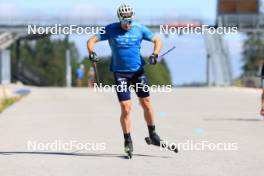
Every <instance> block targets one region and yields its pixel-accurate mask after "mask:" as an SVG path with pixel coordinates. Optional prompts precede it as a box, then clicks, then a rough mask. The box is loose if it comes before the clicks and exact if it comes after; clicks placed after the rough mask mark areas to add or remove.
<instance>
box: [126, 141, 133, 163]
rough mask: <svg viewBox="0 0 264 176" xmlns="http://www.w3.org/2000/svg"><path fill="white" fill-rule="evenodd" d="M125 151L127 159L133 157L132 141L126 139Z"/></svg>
mask: <svg viewBox="0 0 264 176" xmlns="http://www.w3.org/2000/svg"><path fill="white" fill-rule="evenodd" d="M125 153H126V154H127V156H126V158H127V159H132V157H133V143H132V141H125Z"/></svg>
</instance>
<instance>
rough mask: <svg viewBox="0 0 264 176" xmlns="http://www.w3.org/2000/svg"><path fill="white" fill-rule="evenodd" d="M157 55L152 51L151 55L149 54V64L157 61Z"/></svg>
mask: <svg viewBox="0 0 264 176" xmlns="http://www.w3.org/2000/svg"><path fill="white" fill-rule="evenodd" d="M158 57H159V56H158V55H157V54H155V53H152V55H151V56H149V64H151V65H155V64H156V63H157V59H158Z"/></svg>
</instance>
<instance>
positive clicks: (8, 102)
mask: <svg viewBox="0 0 264 176" xmlns="http://www.w3.org/2000/svg"><path fill="white" fill-rule="evenodd" d="M22 97H23V96H18V97H12V98H6V99H3V100H2V101H1V102H0V113H1V112H3V111H4V110H5V109H6V108H8V107H9V106H11V105H12V104H14V103H15V102H17V101H19V100H20V99H21V98H22Z"/></svg>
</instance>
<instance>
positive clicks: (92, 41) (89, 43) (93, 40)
mask: <svg viewBox="0 0 264 176" xmlns="http://www.w3.org/2000/svg"><path fill="white" fill-rule="evenodd" d="M99 41H100V39H99V38H97V37H96V35H93V36H92V37H91V38H89V40H88V41H87V49H88V52H89V53H93V52H94V45H95V43H97V42H99Z"/></svg>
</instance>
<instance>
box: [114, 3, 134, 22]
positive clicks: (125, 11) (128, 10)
mask: <svg viewBox="0 0 264 176" xmlns="http://www.w3.org/2000/svg"><path fill="white" fill-rule="evenodd" d="M134 15H135V12H134V10H133V8H132V7H131V6H130V5H127V4H122V5H121V6H119V7H118V9H117V16H118V18H119V20H120V21H122V20H132V19H133V17H134Z"/></svg>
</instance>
